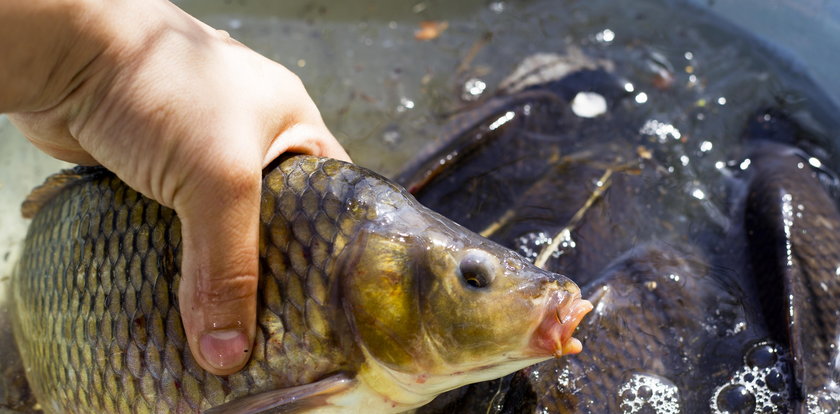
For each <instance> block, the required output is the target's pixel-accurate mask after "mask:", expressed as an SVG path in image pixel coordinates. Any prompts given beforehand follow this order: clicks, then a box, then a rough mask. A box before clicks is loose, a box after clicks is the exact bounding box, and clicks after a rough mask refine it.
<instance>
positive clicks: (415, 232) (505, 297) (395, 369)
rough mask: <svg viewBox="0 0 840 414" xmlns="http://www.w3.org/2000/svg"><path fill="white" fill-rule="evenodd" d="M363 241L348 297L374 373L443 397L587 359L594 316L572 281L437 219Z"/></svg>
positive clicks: (380, 228)
mask: <svg viewBox="0 0 840 414" xmlns="http://www.w3.org/2000/svg"><path fill="white" fill-rule="evenodd" d="M402 218H403V220H400V221H398V222H391V223H387V224H384V225H383V224H382V223H379V225H375V226H369V227H368V228H366V229H363V230H362V231H360V234H359V235H358V236H357V237H356V239H355V240H354V241H353V242H351V243H349V244H348V246H347V247H346V251H345V252H344V256H345V258H344V265H343V272H342V289H343V292H342V297H343V307H344V311H345V314H346V315H347V317H348V319H349V320H350V325H351V326H352V330H353V332H354V333H355V335H356V341H357V342H358V343H359V345H360V347H361V348H362V349H363V351H364V353H365V354H366V356H367V359H368V361H367V362H368V365H371V366H376V367H377V369H379V370H380V371H385V372H387V373H388V376H390V377H391V379H394V380H395V381H397V382H402V383H405V384H408V385H407V386H415V387H419V386H418V385H417V384H418V383H419V384H424V385H423V386H424V387H426V390H425V392H429V393H439V392H443V391H446V390H448V389H451V388H455V387H457V386H460V385H464V384H467V383H471V382H477V381H483V380H487V379H492V378H498V377H501V376H503V375H506V374H508V373H510V372H513V371H515V370H517V369H520V368H523V367H525V366H528V365H531V364H534V363H536V362H540V361H542V360H545V359H549V358H551V357H556V356H560V355H564V354H571V353H577V352H580V350H581V344H580V342H579V341H577V340H576V339H574V338H572V333H573V331H574V330H575V328H576V327H577V325H578V324H579V322H580V321H581V319H582V318H583V316H584V315H585V314H586V313H587V312H589V310H591V308H592V305H591V304H590V303H589V302H588V301H586V300H582V299H581V297H580V289H579V288H578V287H577V286H576V285H575V283H574V282H572V281H571V280H569V279H568V278H566V277H564V276H561V275H557V274H554V273H550V272H547V271H544V270H542V269H539V268H537V267H535V266H534V265H532V264H531V263H530V262H528V261H527V260H526V259H524V258H523V257H521V256H520V255H518V254H516V253H514V252H512V251H510V250H508V249H506V248H504V247H502V246H500V245H498V244H496V243H494V242H492V241H489V240H487V239H484V238H483V237H481V236H478V235H477V234H475V233H472V232H471V231H469V230H467V229H465V228H463V227H461V226H459V225H457V224H455V223H453V222H451V221H449V220H447V219H445V218H443V217H441V216H438V215H437V214H434V213H431V212H427V213H425V214H420V215H419V217H416V216H415V217H413V218H411V219H408V220H406V219H405V217H402Z"/></svg>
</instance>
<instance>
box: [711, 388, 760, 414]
mask: <svg viewBox="0 0 840 414" xmlns="http://www.w3.org/2000/svg"><path fill="white" fill-rule="evenodd" d="M717 406H718V409H719V410H720V411H722V412H724V413H732V414H735V413H738V414H747V413H752V412H754V411H755V395H753V394H752V393H751V392H750V391H749V390H748V389H747V387H745V386H743V385H740V384H737V385H736V384H731V385H727V386H726V387H724V388H723V389H722V390H721V392H720V393H718V397H717Z"/></svg>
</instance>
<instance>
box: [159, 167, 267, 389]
mask: <svg viewBox="0 0 840 414" xmlns="http://www.w3.org/2000/svg"><path fill="white" fill-rule="evenodd" d="M220 169H221V168H220ZM253 170H254V171H249V170H247V169H244V168H243V169H241V170H239V171H238V172H236V171H232V170H230V169H226V170H225V171H223V172H222V171H219V172H215V173H214V172H209V173H208V175H207V176H206V177H203V178H202V181H203V182H202V183H198V184H196V183H191V184H190V185H191V186H190V187H189V188H190V189H195V190H194V191H193V192H192V193H189V194H184V195H185V197H183V198H182V200H183V202H182V204H180V205H179V204H178V203H177V202H176V205H175V210H176V211H177V212H178V215H179V217H180V218H181V223H182V239H183V259H182V263H181V284H180V287H179V291H178V298H179V301H180V309H181V318H182V320H183V323H184V329H185V331H186V334H187V340H188V342H189V346H190V350H191V351H192V354H193V357H195V359H196V361H197V362H198V363H199V365H201V366H202V367H203V368H204V369H206V370H207V371H209V372H211V373H213V374H216V375H228V374H232V373H234V372H236V371H238V370H239V369H241V368H242V367H243V366H244V365H245V363H246V362H248V359H249V357H250V355H251V348H252V344H253V339H254V329H255V323H256V291H257V277H258V275H257V272H258V262H257V260H258V259H257V257H258V253H259V252H258V249H259V246H258V237H259V203H260V185H261V180H260V170H259V168H255V169H253ZM215 174H218V175H217V176H216V177H212V175H215ZM179 196H180V195H179ZM179 201H180V200H179Z"/></svg>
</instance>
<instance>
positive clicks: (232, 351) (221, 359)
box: [199, 330, 251, 369]
mask: <svg viewBox="0 0 840 414" xmlns="http://www.w3.org/2000/svg"><path fill="white" fill-rule="evenodd" d="M199 345H200V346H201V355H203V356H204V359H205V360H207V362H208V363H209V364H210V365H212V366H213V367H215V368H218V369H228V368H230V367H234V366H240V365H242V364H243V363H244V362H245V360H247V359H248V357H249V356H250V352H248V351H249V350H250V347H251V343H250V341H248V337H246V336H245V334H244V333H242V332H240V331H236V330H225V331H212V332H208V333H206V334H204V336H202V337H201V339H200V340H199Z"/></svg>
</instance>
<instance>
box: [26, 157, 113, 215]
mask: <svg viewBox="0 0 840 414" xmlns="http://www.w3.org/2000/svg"><path fill="white" fill-rule="evenodd" d="M107 171H108V170H106V169H105V168H102V167H84V166H81V165H80V166H76V167H74V168H69V169H66V170H61V171H59V172H57V173H55V174H53V175H50V176H49V177H47V179H46V180H44V183H43V184H41V185H39V186H37V187H35V188H34V189H32V191H31V192H30V193H29V195H28V196H26V199H25V200H23V204H21V206H20V213H21V215H23V218H27V219H29V218H32V217H34V216H35V214H37V213H38V211H40V210H41V207H43V206H45V205H46V204H47V203H48V202H49V201H50V200H52V198H53V197H55V196H56V195H57V194H58V193H60V192H61V191H62V190H64V189H65V188H67V187H68V186H70V185H72V184H74V183H76V182H78V181H80V180H83V179H86V178H90V177H94V176H98V175H100V174H102V173H103V172H107Z"/></svg>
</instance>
